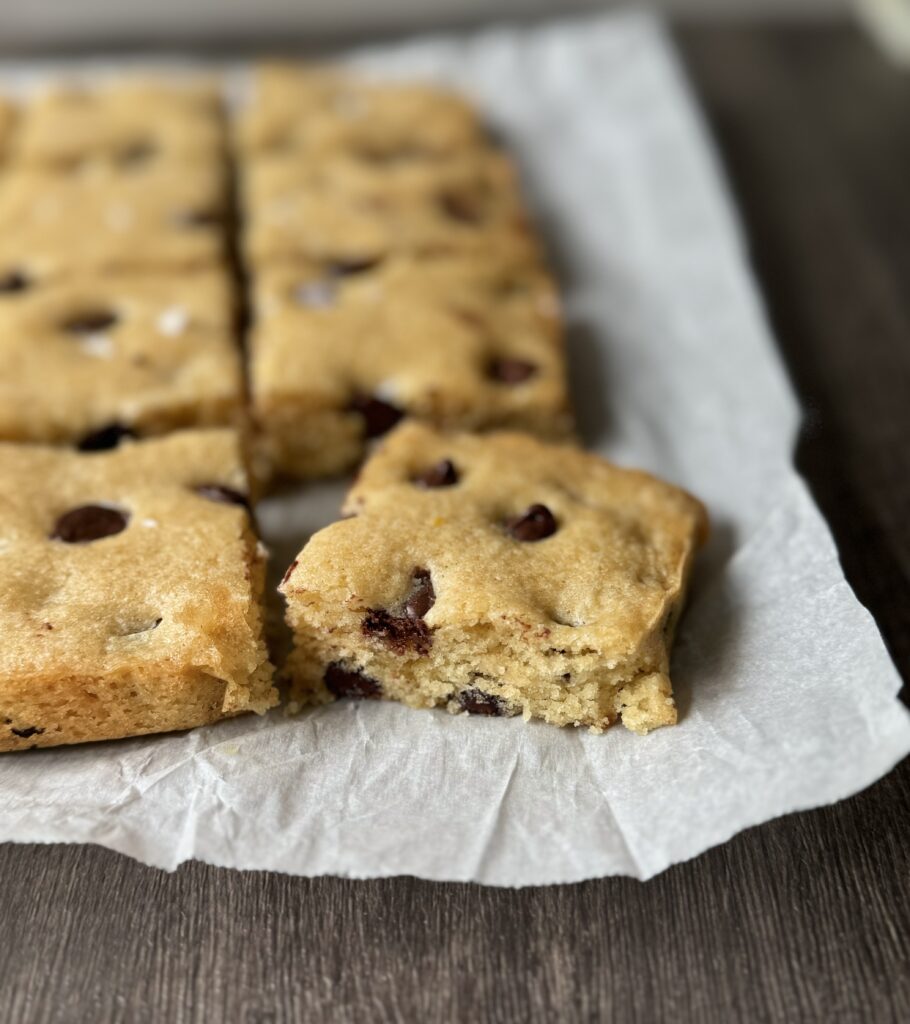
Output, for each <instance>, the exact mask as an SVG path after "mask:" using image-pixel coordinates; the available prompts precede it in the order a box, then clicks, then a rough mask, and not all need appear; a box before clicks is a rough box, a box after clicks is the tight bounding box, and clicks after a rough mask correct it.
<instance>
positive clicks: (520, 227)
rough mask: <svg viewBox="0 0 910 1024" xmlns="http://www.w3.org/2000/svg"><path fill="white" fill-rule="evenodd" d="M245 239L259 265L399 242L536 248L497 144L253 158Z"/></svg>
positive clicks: (510, 168) (357, 254)
mask: <svg viewBox="0 0 910 1024" xmlns="http://www.w3.org/2000/svg"><path fill="white" fill-rule="evenodd" d="M243 193H244V203H245V213H246V218H247V225H246V237H245V243H244V248H245V251H246V256H247V259H248V262H249V263H250V264H251V265H252V266H254V267H255V266H260V265H262V264H263V263H267V262H279V261H287V260H291V259H301V258H315V259H336V260H343V261H347V262H356V261H360V260H372V259H376V258H377V257H380V256H384V255H386V254H388V253H391V252H417V253H422V254H440V253H453V252H460V253H472V254H474V253H481V252H487V253H493V252H495V253H498V254H501V255H502V256H503V257H522V256H524V257H526V258H528V257H535V256H539V254H540V245H539V242H538V240H537V238H536V236H535V234H534V232H533V231H532V229H531V225H530V223H529V221H528V216H527V212H526V210H525V207H524V204H523V201H522V198H521V193H520V188H519V182H518V175H517V173H516V170H515V167H514V165H513V164H512V163H511V161H509V160H508V159H507V158H506V157H505V156H503V155H502V154H500V153H495V152H491V151H470V152H459V153H457V154H453V155H452V157H451V158H450V159H448V160H446V161H443V162H427V161H421V160H414V161H403V162H400V163H392V164H389V165H377V164H375V163H371V162H366V161H362V160H357V159H354V158H349V157H347V156H337V157H332V158H331V159H320V158H301V157H297V156H292V157H269V158H260V159H256V160H252V161H250V162H249V163H248V164H247V166H246V168H245V180H244V186H243Z"/></svg>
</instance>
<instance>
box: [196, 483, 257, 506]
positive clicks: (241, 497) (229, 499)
mask: <svg viewBox="0 0 910 1024" xmlns="http://www.w3.org/2000/svg"><path fill="white" fill-rule="evenodd" d="M193 490H194V491H195V492H196V493H197V494H198V495H199V497H200V498H207V499H208V500H209V501H219V502H221V503H222V504H223V505H240V506H241V507H242V508H245V509H249V507H250V499H249V498H248V497H247V496H246V495H245V494H241V493H240V491H235V490H234V488H233V487H225V486H224V484H199V486H198V487H194V488H193Z"/></svg>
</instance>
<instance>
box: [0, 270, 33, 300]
mask: <svg viewBox="0 0 910 1024" xmlns="http://www.w3.org/2000/svg"><path fill="white" fill-rule="evenodd" d="M31 283H32V282H31V281H30V280H29V279H28V278H27V277H26V276H25V274H23V273H22V271H21V270H10V271H8V272H7V273H6V274H0V295H12V294H14V293H15V292H24V291H25V290H26V289H27V288H28V287H29V285H31Z"/></svg>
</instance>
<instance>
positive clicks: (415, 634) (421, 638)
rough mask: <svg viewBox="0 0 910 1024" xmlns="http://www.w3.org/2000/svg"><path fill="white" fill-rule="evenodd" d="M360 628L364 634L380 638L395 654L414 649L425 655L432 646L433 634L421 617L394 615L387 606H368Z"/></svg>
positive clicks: (405, 652)
mask: <svg viewBox="0 0 910 1024" xmlns="http://www.w3.org/2000/svg"><path fill="white" fill-rule="evenodd" d="M360 628H361V631H362V632H363V635H364V636H369V637H373V638H374V639H376V640H381V641H382V642H383V643H384V644H385V645H386V646H387V647H390V648H391V649H392V650H393V651H394V652H395V653H396V654H407V653H408V651H415V652H416V653H417V654H419V655H421V656H425V655H427V654H429V653H430V648H431V647H432V646H433V634H432V633H431V632H430V630H429V627H428V626H427V624H426V623H425V622H424V621H423V619H420V618H411V617H410V616H408V615H396V614H395V613H394V612H390V611H389V610H388V609H387V608H368V609H367V613H366V615H364V617H363V622H362V623H361V624H360Z"/></svg>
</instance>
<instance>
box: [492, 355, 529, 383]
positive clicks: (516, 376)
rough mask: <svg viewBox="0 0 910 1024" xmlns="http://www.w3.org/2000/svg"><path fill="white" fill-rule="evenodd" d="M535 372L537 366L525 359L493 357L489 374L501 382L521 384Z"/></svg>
mask: <svg viewBox="0 0 910 1024" xmlns="http://www.w3.org/2000/svg"><path fill="white" fill-rule="evenodd" d="M536 373H537V367H536V366H535V365H534V364H533V363H529V362H528V361H527V360H526V359H494V360H493V362H492V363H490V376H491V377H492V378H493V380H497V381H499V382H500V383H501V384H523V383H524V382H525V381H526V380H529V379H530V378H531V377H533V376H534V375H535V374H536Z"/></svg>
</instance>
